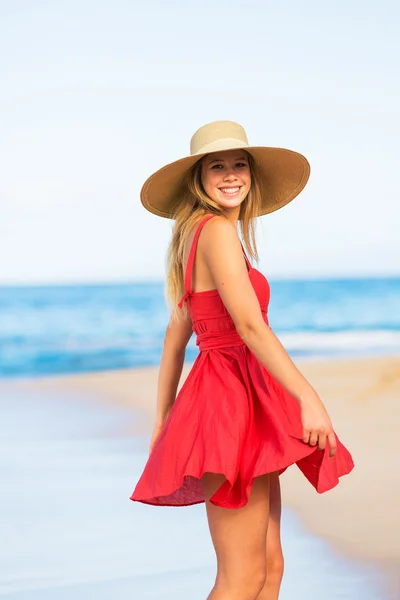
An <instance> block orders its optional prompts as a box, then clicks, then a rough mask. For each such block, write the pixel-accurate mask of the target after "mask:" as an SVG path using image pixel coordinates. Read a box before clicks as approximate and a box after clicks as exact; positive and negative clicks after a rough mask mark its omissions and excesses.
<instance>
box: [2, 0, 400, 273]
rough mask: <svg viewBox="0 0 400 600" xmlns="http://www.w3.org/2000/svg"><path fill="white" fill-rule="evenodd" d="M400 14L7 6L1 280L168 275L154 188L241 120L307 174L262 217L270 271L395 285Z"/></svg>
mask: <svg viewBox="0 0 400 600" xmlns="http://www.w3.org/2000/svg"><path fill="white" fill-rule="evenodd" d="M399 19H400V9H399V8H398V4H397V3H395V2H394V1H393V2H389V1H387V0H383V1H381V2H380V3H377V2H370V1H368V0H364V1H359V0H355V1H352V2H348V1H347V2H346V1H344V0H339V1H337V2H330V3H326V2H320V1H319V2H316V1H309V2H305V3H304V2H302V3H300V2H297V1H294V0H289V1H286V2H285V1H283V2H279V3H277V2H269V1H267V0H257V1H253V2H252V1H251V0H250V1H247V2H244V1H238V0H231V1H229V2H228V1H226V0H220V1H219V2H211V1H209V0H203V2H201V3H197V2H196V3H195V2H187V1H183V0H178V1H175V2H168V3H167V2H165V1H164V2H162V1H158V2H156V1H154V0H149V1H147V2H145V3H142V2H140V3H139V2H135V1H124V0H113V1H112V2H111V0H109V1H107V2H104V1H103V2H101V1H97V2H95V1H92V0H79V1H76V0H68V2H67V1H64V0H58V1H57V2H48V1H43V0H42V1H41V0H36V1H35V2H34V3H33V2H28V1H27V0H25V1H22V0H16V1H15V2H9V3H2V4H1V6H0V129H1V136H0V160H1V167H2V168H1V175H0V208H1V220H0V283H29V282H39V283H42V282H63V281H68V282H70V281H117V280H124V281H125V280H145V279H162V278H163V275H164V260H165V252H166V248H167V244H168V241H169V237H170V231H171V225H172V222H171V221H169V220H167V219H162V218H159V217H156V216H153V215H151V214H150V213H147V212H146V211H145V210H144V208H143V207H142V205H141V203H140V201H139V191H140V187H141V184H142V183H143V181H144V180H145V179H146V178H147V177H148V175H150V174H151V173H152V172H153V171H155V170H156V169H158V168H159V167H160V166H162V165H164V164H165V163H167V162H171V161H173V160H175V159H177V158H180V157H183V156H185V155H187V154H188V153H189V140H190V137H191V135H192V133H193V132H194V131H195V130H196V129H197V128H198V127H200V126H201V125H203V124H204V123H207V122H210V121H213V120H216V119H232V120H235V121H238V122H239V123H241V124H242V125H243V126H244V127H245V129H246V131H247V134H248V137H249V140H250V143H252V144H254V145H269V146H283V147H287V148H291V149H293V150H298V151H300V152H302V153H303V154H304V155H305V156H307V158H308V159H309V161H310V163H311V178H310V181H309V184H308V185H307V187H306V189H305V190H304V192H303V193H302V194H301V195H300V196H299V197H298V198H296V199H295V200H294V201H293V202H292V203H291V204H289V205H288V206H286V207H285V208H283V209H281V210H279V211H277V212H276V213H273V214H271V215H268V216H265V217H262V218H261V219H259V221H258V228H257V230H258V246H259V252H260V256H261V261H260V268H261V269H262V270H263V271H264V272H265V274H266V275H268V276H273V277H291V276H294V277H303V276H304V277H305V276H312V277H314V276H315V277H320V276H331V275H345V276H351V275H379V274H381V275H386V274H400V236H399V225H400V193H399V191H398V190H399V187H398V181H397V179H398V172H399V163H400V160H399V139H400V119H399V111H398V106H399V105H400V84H399V77H398V74H399V72H400V42H399V36H398V31H397V28H398V23H399Z"/></svg>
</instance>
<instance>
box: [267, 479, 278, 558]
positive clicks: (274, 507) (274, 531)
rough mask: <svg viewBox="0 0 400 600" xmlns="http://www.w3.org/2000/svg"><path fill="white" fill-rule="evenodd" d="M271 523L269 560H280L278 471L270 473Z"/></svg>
mask: <svg viewBox="0 0 400 600" xmlns="http://www.w3.org/2000/svg"><path fill="white" fill-rule="evenodd" d="M269 502H270V508H269V523H268V532H267V560H271V561H272V562H274V561H275V560H276V561H277V562H279V561H280V560H281V554H282V546H281V514H282V500H281V486H280V482H279V475H278V472H277V471H275V473H271V475H270V496H269Z"/></svg>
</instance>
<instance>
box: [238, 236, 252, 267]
mask: <svg viewBox="0 0 400 600" xmlns="http://www.w3.org/2000/svg"><path fill="white" fill-rule="evenodd" d="M240 245H241V246H242V250H243V254H244V258H245V261H246V265H247V267H248V271H250V269H252V266H251V263H250V261H249V259H248V258H247V254H246V252H245V249H244V247H243V244H242V242H240Z"/></svg>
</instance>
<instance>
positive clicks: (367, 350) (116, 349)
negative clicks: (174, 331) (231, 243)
mask: <svg viewBox="0 0 400 600" xmlns="http://www.w3.org/2000/svg"><path fill="white" fill-rule="evenodd" d="M269 283H270V287H271V301H270V306H269V321H270V324H271V327H272V329H273V330H274V332H275V333H276V335H277V336H278V337H279V339H280V340H281V342H282V344H283V345H284V346H285V348H286V350H287V351H288V353H289V354H290V355H291V356H292V357H293V358H313V359H318V358H325V357H351V356H373V355H374V356H376V355H383V354H398V353H399V352H400V277H393V278H359V279H356V278H354V279H320V280H274V279H269ZM167 321H168V312H167V307H166V303H165V300H164V286H163V283H162V282H152V283H123V284H122V283H121V284H91V285H54V286H29V287H28V286H27V287H25V286H24V287H22V286H21V287H20V286H16V287H0V378H3V379H5V378H24V377H37V376H43V375H51V374H62V373H78V372H89V371H101V370H106V369H120V368H128V367H140V366H147V365H157V364H158V363H159V360H160V357H161V350H162V343H163V338H164V333H165V328H166V325H167ZM197 352H198V350H197V347H196V344H195V337H194V336H193V337H192V339H191V340H190V342H189V344H188V348H187V353H186V360H188V361H193V360H194V359H195V357H196V355H197Z"/></svg>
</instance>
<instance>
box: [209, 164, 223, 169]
mask: <svg viewBox="0 0 400 600" xmlns="http://www.w3.org/2000/svg"><path fill="white" fill-rule="evenodd" d="M220 167H222V165H213V166H212V167H211V168H212V169H219V168H220Z"/></svg>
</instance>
